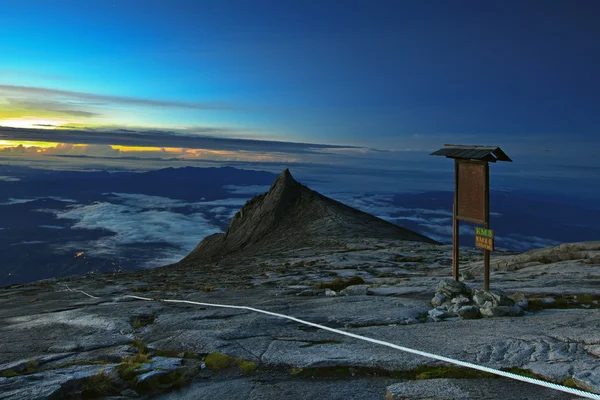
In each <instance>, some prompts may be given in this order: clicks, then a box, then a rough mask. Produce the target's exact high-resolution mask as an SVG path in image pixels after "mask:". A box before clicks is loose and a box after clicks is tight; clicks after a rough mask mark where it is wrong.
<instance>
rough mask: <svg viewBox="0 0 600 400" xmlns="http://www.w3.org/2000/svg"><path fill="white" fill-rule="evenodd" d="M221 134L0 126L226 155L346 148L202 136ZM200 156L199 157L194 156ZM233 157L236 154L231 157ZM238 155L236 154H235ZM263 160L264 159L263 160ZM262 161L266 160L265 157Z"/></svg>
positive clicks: (13, 136) (43, 137) (84, 140)
mask: <svg viewBox="0 0 600 400" xmlns="http://www.w3.org/2000/svg"><path fill="white" fill-rule="evenodd" d="M221 132H236V130H229V129H227V128H210V127H207V128H204V129H202V130H196V131H195V132H194V133H190V132H183V131H174V130H173V131H164V130H138V131H133V130H122V129H118V128H113V129H108V128H102V129H86V130H71V129H26V128H9V127H0V140H8V141H17V142H18V141H28V142H49V143H77V144H104V145H120V146H132V147H158V148H182V149H198V150H215V151H230V152H255V153H257V154H262V155H265V156H268V155H269V154H277V153H283V154H292V153H293V154H320V153H317V150H319V149H337V148H345V147H348V146H338V145H324V144H314V143H299V142H279V141H269V140H254V139H235V138H219V137H211V136H206V134H219V133H221ZM198 155H199V156H202V154H198ZM232 155H234V156H235V155H236V154H232ZM238 155H240V154H238ZM263 161H264V160H263ZM266 161H270V160H269V159H268V158H267V160H266Z"/></svg>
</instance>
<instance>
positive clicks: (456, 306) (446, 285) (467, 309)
mask: <svg viewBox="0 0 600 400" xmlns="http://www.w3.org/2000/svg"><path fill="white" fill-rule="evenodd" d="M431 305H432V306H433V307H434V308H433V309H432V310H430V311H429V317H430V318H431V319H432V320H433V321H441V320H443V319H446V318H457V317H458V318H461V319H476V318H481V317H506V316H511V317H516V316H521V315H525V311H524V309H527V306H528V303H527V299H526V298H525V296H524V295H523V294H519V293H517V294H514V295H511V296H509V295H508V294H506V293H505V292H503V291H501V290H489V291H488V290H473V289H472V288H470V287H469V286H467V285H466V284H464V283H463V282H458V281H455V280H452V279H445V280H443V281H440V283H438V285H437V287H436V290H435V296H434V297H433V299H432V300H431Z"/></svg>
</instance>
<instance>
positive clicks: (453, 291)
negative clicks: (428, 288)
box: [435, 279, 471, 298]
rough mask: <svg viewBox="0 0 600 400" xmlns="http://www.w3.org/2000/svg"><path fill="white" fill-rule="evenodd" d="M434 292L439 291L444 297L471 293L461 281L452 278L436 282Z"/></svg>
mask: <svg viewBox="0 0 600 400" xmlns="http://www.w3.org/2000/svg"><path fill="white" fill-rule="evenodd" d="M435 291H436V293H440V294H442V295H444V296H446V297H451V298H454V297H457V296H458V295H460V294H464V295H467V296H470V295H471V289H470V288H469V287H468V286H467V285H465V284H464V283H462V282H458V281H455V280H454V279H444V280H442V281H440V283H438V285H437V287H436V289H435Z"/></svg>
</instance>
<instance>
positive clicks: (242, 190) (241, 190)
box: [223, 185, 271, 194]
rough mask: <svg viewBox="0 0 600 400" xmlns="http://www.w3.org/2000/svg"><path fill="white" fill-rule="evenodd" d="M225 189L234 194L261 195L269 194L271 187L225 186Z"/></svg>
mask: <svg viewBox="0 0 600 400" xmlns="http://www.w3.org/2000/svg"><path fill="white" fill-rule="evenodd" d="M223 188H224V189H227V190H228V191H229V192H231V193H233V194H261V193H264V192H268V191H269V189H270V188H271V187H270V186H269V185H244V186H236V185H225V186H223Z"/></svg>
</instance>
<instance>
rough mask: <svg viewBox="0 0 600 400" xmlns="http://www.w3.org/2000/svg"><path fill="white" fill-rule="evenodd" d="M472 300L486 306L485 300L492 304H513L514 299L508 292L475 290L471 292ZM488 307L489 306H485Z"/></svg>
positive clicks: (495, 305)
mask: <svg viewBox="0 0 600 400" xmlns="http://www.w3.org/2000/svg"><path fill="white" fill-rule="evenodd" d="M473 301H474V302H475V304H477V305H478V306H480V307H486V306H484V304H485V303H486V302H488V301H489V302H490V303H492V306H494V307H498V306H514V305H515V301H514V300H513V299H511V298H510V297H509V296H508V294H506V293H505V292H503V291H501V290H497V289H496V290H489V291H488V290H476V291H475V292H474V293H473ZM486 308H489V307H486Z"/></svg>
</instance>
